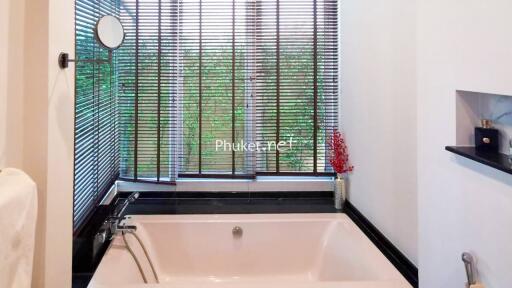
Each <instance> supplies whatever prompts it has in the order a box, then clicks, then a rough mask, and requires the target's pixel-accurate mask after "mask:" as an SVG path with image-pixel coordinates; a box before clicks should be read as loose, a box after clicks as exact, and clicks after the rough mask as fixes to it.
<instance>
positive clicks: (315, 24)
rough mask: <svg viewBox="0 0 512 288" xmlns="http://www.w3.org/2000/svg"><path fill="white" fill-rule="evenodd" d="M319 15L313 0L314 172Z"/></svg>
mask: <svg viewBox="0 0 512 288" xmlns="http://www.w3.org/2000/svg"><path fill="white" fill-rule="evenodd" d="M317 17H318V15H317V0H313V173H317V172H318V167H317V165H318V163H317V160H318V159H317V158H318V157H317V156H318V143H317V138H318V35H317V33H318V18H317Z"/></svg>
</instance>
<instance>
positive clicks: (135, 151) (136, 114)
mask: <svg viewBox="0 0 512 288" xmlns="http://www.w3.org/2000/svg"><path fill="white" fill-rule="evenodd" d="M134 102H135V103H134V104H135V111H134V118H135V119H134V120H135V125H134V126H135V127H134V130H135V131H134V145H133V146H134V148H133V163H134V166H133V179H134V180H137V178H138V175H137V171H138V169H137V168H138V142H139V0H136V2H135V99H134Z"/></svg>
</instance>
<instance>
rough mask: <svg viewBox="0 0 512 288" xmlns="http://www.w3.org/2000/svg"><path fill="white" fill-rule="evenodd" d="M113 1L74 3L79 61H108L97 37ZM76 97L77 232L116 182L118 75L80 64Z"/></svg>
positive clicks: (112, 12) (113, 7) (105, 66)
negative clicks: (97, 26)
mask: <svg viewBox="0 0 512 288" xmlns="http://www.w3.org/2000/svg"><path fill="white" fill-rule="evenodd" d="M116 2H117V1H115V0H103V1H98V0H76V2H75V3H76V6H75V7H76V10H75V31H76V36H75V37H76V38H75V43H76V48H75V49H76V57H77V58H78V59H79V60H80V59H82V60H92V59H108V51H107V50H106V49H103V48H101V47H100V46H99V45H98V42H97V41H96V39H95V36H94V27H95V24H96V21H97V20H98V19H99V18H100V17H101V16H103V15H116V14H117V8H116V7H118V3H116ZM75 67H76V68H75V69H76V70H75V72H76V81H75V84H76V88H75V89H76V91H75V92H76V93H75V99H76V100H75V163H74V166H75V167H74V205H73V207H74V216H73V223H74V227H75V229H77V228H78V227H79V226H80V225H81V224H83V223H84V222H85V221H86V220H87V218H88V216H90V214H91V212H92V211H93V209H94V208H95V207H96V205H97V204H98V202H99V201H100V200H101V198H102V197H103V195H104V194H105V193H106V192H107V191H108V190H109V189H110V188H111V186H112V185H113V184H114V181H115V180H117V178H118V174H119V173H118V171H119V151H118V141H117V132H116V131H117V121H116V113H117V108H116V107H117V106H116V97H115V95H116V93H115V91H114V89H115V87H116V85H115V81H116V80H115V79H116V75H115V71H114V69H113V67H112V66H111V65H108V64H95V63H90V62H87V61H82V62H80V61H78V62H77V63H76V66H75Z"/></svg>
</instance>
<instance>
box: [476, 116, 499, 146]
mask: <svg viewBox="0 0 512 288" xmlns="http://www.w3.org/2000/svg"><path fill="white" fill-rule="evenodd" d="M481 125H482V127H475V147H476V150H477V151H481V152H493V153H498V152H499V150H500V146H499V143H500V142H499V140H500V139H499V136H500V133H499V131H498V129H494V128H492V122H491V120H488V119H482V120H481Z"/></svg>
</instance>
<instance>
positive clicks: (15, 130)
mask: <svg viewBox="0 0 512 288" xmlns="http://www.w3.org/2000/svg"><path fill="white" fill-rule="evenodd" d="M1 2H2V3H1V4H0V5H1V6H0V8H1V9H0V16H1V20H0V21H1V22H0V24H1V27H0V63H1V64H0V66H1V67H0V168H2V167H7V166H9V167H16V168H20V167H21V166H22V161H23V157H22V156H23V153H22V146H23V86H24V85H23V47H24V42H23V41H24V37H23V35H24V34H23V30H24V21H25V17H24V9H25V1H23V0H19V1H13V0H10V1H1Z"/></svg>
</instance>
